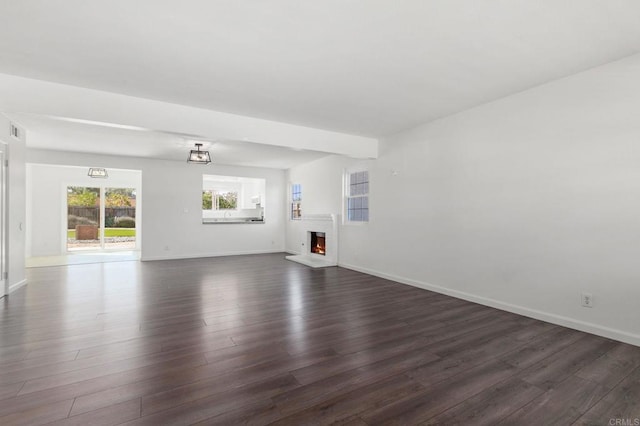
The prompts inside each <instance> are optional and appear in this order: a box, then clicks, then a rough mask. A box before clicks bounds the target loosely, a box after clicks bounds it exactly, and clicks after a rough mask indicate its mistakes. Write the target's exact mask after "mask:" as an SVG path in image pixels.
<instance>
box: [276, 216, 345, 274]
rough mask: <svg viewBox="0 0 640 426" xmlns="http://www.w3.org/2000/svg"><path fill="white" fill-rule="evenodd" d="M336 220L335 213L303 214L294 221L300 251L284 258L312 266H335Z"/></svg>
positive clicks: (336, 260) (336, 248) (336, 244)
mask: <svg viewBox="0 0 640 426" xmlns="http://www.w3.org/2000/svg"><path fill="white" fill-rule="evenodd" d="M338 221H339V216H338V215H337V214H331V213H329V214H311V215H310V214H307V215H304V214H303V215H302V220H301V221H300V222H298V221H296V223H295V226H296V227H299V228H298V229H299V234H298V235H299V239H298V241H299V244H300V245H299V247H300V251H299V252H298V253H297V254H294V255H292V256H287V257H286V258H287V259H288V260H292V261H294V262H298V263H302V264H303V265H307V266H310V267H312V268H324V267H327V266H337V265H338Z"/></svg>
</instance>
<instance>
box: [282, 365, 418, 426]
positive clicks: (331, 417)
mask: <svg viewBox="0 0 640 426" xmlns="http://www.w3.org/2000/svg"><path fill="white" fill-rule="evenodd" d="M423 390H424V387H423V386H422V385H420V384H419V383H417V382H415V381H413V380H411V379H410V378H409V377H407V376H405V375H403V374H400V375H397V376H392V377H390V378H387V379H384V380H381V381H379V382H375V383H371V384H369V385H367V386H362V387H360V388H358V389H357V390H354V391H351V392H348V393H346V394H343V395H340V396H336V397H334V398H331V399H327V400H325V401H323V402H322V403H320V404H317V405H315V406H313V407H310V408H307V409H305V410H301V411H298V412H297V413H295V414H292V415H290V416H288V417H284V418H282V419H280V420H279V421H276V422H274V423H273V424H274V425H279V426H286V425H326V424H335V423H337V422H342V421H344V420H345V419H347V420H351V419H353V418H355V417H357V416H358V415H359V414H361V413H364V412H367V411H370V410H374V409H376V408H377V407H379V406H383V405H387V404H390V403H392V402H394V401H396V400H398V399H402V398H404V397H405V396H407V395H412V394H414V393H417V392H421V391H423Z"/></svg>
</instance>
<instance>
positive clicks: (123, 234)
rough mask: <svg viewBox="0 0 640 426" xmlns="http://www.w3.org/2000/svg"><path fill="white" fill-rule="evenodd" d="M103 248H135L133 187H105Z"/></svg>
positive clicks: (134, 197)
mask: <svg viewBox="0 0 640 426" xmlns="http://www.w3.org/2000/svg"><path fill="white" fill-rule="evenodd" d="M104 248H106V249H109V250H134V249H135V248H136V191H135V189H134V188H106V189H105V207H104Z"/></svg>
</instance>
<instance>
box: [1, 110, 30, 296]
mask: <svg viewBox="0 0 640 426" xmlns="http://www.w3.org/2000/svg"><path fill="white" fill-rule="evenodd" d="M10 126H11V123H10V122H9V120H8V119H7V118H6V117H4V116H3V115H1V114H0V141H2V142H3V143H5V144H7V146H8V160H9V167H8V170H7V201H8V207H9V210H8V215H7V234H8V235H7V237H8V238H7V272H8V273H9V279H8V282H7V284H8V287H9V291H13V290H15V289H17V288H18V287H20V286H21V285H22V284H24V283H25V269H24V253H25V221H26V207H25V206H26V201H25V150H26V148H25V141H26V135H25V131H24V129H20V140H16V139H15V138H13V137H10V136H9V134H10V133H9V131H10Z"/></svg>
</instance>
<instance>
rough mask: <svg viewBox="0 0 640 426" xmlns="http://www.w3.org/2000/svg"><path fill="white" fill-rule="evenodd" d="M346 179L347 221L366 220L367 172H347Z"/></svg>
mask: <svg viewBox="0 0 640 426" xmlns="http://www.w3.org/2000/svg"><path fill="white" fill-rule="evenodd" d="M347 180H348V182H347V188H346V192H347V221H348V222H368V221H369V172H368V171H360V172H354V173H349V174H348V179H347Z"/></svg>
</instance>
